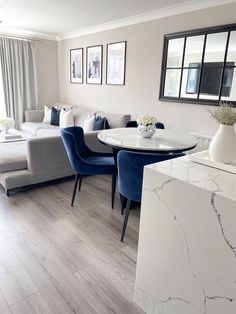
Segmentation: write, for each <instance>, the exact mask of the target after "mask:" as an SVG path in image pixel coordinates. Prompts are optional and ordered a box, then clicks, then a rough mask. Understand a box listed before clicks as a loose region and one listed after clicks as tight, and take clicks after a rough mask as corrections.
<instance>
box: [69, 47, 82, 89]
mask: <svg viewBox="0 0 236 314" xmlns="http://www.w3.org/2000/svg"><path fill="white" fill-rule="evenodd" d="M70 83H71V84H83V83H84V49H83V48H74V49H70Z"/></svg>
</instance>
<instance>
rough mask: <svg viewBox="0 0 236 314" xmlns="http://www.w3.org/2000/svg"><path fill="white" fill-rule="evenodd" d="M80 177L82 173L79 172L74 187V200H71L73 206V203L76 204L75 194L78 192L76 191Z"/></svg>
mask: <svg viewBox="0 0 236 314" xmlns="http://www.w3.org/2000/svg"><path fill="white" fill-rule="evenodd" d="M79 177H80V175H79V174H78V173H76V175H75V184H74V189H73V195H72V200H71V207H73V205H74V200H75V194H76V191H77V186H78V181H79Z"/></svg>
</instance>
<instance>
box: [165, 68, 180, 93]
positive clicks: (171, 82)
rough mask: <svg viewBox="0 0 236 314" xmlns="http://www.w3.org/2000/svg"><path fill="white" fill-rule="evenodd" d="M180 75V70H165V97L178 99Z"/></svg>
mask: <svg viewBox="0 0 236 314" xmlns="http://www.w3.org/2000/svg"><path fill="white" fill-rule="evenodd" d="M180 75H181V70H180V69H168V70H166V83H165V92H164V95H165V96H168V97H179V86H180Z"/></svg>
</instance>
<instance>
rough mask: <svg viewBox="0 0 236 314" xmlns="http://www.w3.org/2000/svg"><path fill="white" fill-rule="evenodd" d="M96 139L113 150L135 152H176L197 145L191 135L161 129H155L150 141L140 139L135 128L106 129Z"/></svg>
mask: <svg viewBox="0 0 236 314" xmlns="http://www.w3.org/2000/svg"><path fill="white" fill-rule="evenodd" d="M98 139H99V140H100V141H101V142H102V143H104V144H106V145H109V146H112V147H115V148H121V149H130V150H137V151H155V152H158V151H160V152H178V151H186V150H190V149H192V148H194V147H195V146H196V145H197V140H196V138H195V137H193V136H191V135H186V134H182V133H178V132H173V131H169V130H162V129H157V130H156V133H155V134H154V135H153V137H151V138H150V139H149V138H142V137H141V136H140V135H139V133H138V130H137V128H118V129H108V130H103V131H101V132H99V134H98Z"/></svg>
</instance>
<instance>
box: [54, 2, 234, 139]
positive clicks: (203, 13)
mask: <svg viewBox="0 0 236 314" xmlns="http://www.w3.org/2000/svg"><path fill="white" fill-rule="evenodd" d="M235 12H236V4H228V5H224V6H218V7H214V8H209V9H205V10H200V11H195V12H191V13H186V14H182V15H178V16H172V17H168V18H163V19H159V20H155V21H150V22H145V23H140V24H136V25H132V26H127V27H123V28H118V29H114V30H110V31H104V32H99V33H94V34H91V35H86V36H81V37H77V38H73V39H68V40H64V41H61V42H59V47H58V48H59V54H58V57H59V59H58V64H59V100H60V101H62V102H65V103H70V104H74V105H78V104H80V105H85V106H89V107H91V108H95V109H100V110H106V111H110V112H124V113H131V114H132V116H133V117H134V118H135V117H136V116H137V115H140V114H144V113H149V114H152V115H155V116H156V117H157V118H158V120H159V121H162V122H164V123H165V125H166V127H167V128H170V129H173V130H180V131H184V132H191V131H193V132H200V133H204V134H210V135H211V134H213V133H214V132H215V130H216V129H217V125H216V123H215V122H214V121H212V120H211V119H210V117H209V113H208V111H207V110H208V109H212V108H213V107H208V106H202V105H193V104H184V103H173V102H162V101H159V99H158V98H159V85H160V73H161V62H162V48H163V36H164V34H167V33H172V32H177V31H184V30H191V29H196V28H201V27H208V26H216V25H222V24H228V23H234V22H236V18H235ZM122 40H127V63H126V84H125V86H107V85H105V45H106V44H107V43H111V42H116V41H122ZM99 44H103V45H104V58H103V61H104V66H103V85H102V86H97V85H87V84H83V85H79V84H71V83H70V64H69V62H70V49H72V48H80V47H83V48H86V47H87V46H91V45H99ZM84 59H85V58H84ZM84 74H85V73H84ZM84 81H85V80H84Z"/></svg>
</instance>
